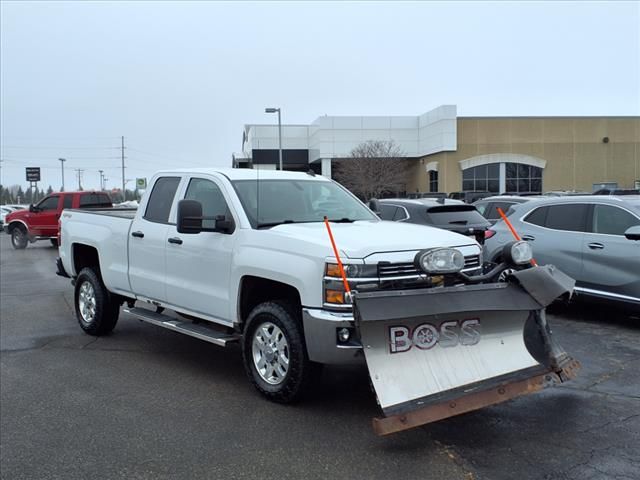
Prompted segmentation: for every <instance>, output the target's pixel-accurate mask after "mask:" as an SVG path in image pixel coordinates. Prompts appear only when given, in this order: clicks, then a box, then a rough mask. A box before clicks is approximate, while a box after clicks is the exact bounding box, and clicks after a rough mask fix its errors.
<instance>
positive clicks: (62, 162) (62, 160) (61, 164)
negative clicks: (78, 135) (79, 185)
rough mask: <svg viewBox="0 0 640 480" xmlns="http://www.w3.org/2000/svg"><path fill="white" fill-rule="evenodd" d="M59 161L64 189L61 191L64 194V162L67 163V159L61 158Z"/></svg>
mask: <svg viewBox="0 0 640 480" xmlns="http://www.w3.org/2000/svg"><path fill="white" fill-rule="evenodd" d="M58 161H60V167H62V189H61V190H60V191H61V192H64V162H66V161H67V159H66V158H59V159H58Z"/></svg>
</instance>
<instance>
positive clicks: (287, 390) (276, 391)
mask: <svg viewBox="0 0 640 480" xmlns="http://www.w3.org/2000/svg"><path fill="white" fill-rule="evenodd" d="M294 312H295V310H294V308H293V307H292V306H291V305H289V304H287V303H285V302H265V303H261V304H260V305H258V306H257V307H255V308H254V309H253V311H252V312H251V314H250V315H249V318H248V319H247V326H246V328H245V332H244V337H243V342H242V354H243V360H244V367H245V371H246V373H247V376H248V377H249V380H251V383H253V385H254V386H255V387H256V389H257V390H258V391H259V392H260V393H262V394H263V395H264V396H265V397H267V398H269V399H270V400H273V401H275V402H279V403H290V402H294V401H296V400H298V399H300V397H301V396H303V395H304V393H305V391H307V390H308V389H309V387H310V386H311V384H313V383H314V381H316V380H317V379H318V376H319V373H320V370H321V365H319V364H316V363H313V362H311V361H309V358H308V356H307V350H306V348H305V344H304V338H303V334H302V327H301V323H300V322H299V321H298V319H297V318H296V315H295V313H294Z"/></svg>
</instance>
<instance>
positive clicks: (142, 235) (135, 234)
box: [131, 232, 144, 238]
mask: <svg viewBox="0 0 640 480" xmlns="http://www.w3.org/2000/svg"><path fill="white" fill-rule="evenodd" d="M131 236H132V237H136V238H144V233H142V232H131Z"/></svg>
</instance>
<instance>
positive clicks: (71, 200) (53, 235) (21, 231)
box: [4, 191, 113, 249]
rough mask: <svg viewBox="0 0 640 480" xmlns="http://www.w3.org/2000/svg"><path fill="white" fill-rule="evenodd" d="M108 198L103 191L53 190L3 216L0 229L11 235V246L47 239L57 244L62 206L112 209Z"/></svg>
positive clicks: (21, 246) (19, 246)
mask: <svg viewBox="0 0 640 480" xmlns="http://www.w3.org/2000/svg"><path fill="white" fill-rule="evenodd" d="M112 207H113V204H112V203H111V198H110V197H109V195H108V194H106V193H104V192H91V191H88V192H60V193H53V194H51V195H48V196H47V197H45V198H43V199H42V200H40V201H39V202H38V203H37V204H36V205H30V206H29V210H18V211H16V212H13V213H10V214H8V215H7V216H6V218H5V225H4V231H5V232H6V233H8V234H9V235H11V244H12V245H13V248H16V249H23V248H25V247H26V246H27V244H28V243H29V242H35V241H36V240H49V241H51V244H52V245H53V246H56V247H57V246H58V228H59V227H58V220H59V219H60V215H61V214H62V210H64V209H65V208H112Z"/></svg>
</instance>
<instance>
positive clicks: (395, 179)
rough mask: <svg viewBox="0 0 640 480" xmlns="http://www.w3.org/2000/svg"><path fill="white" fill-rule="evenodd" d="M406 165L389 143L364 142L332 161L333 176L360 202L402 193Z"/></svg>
mask: <svg viewBox="0 0 640 480" xmlns="http://www.w3.org/2000/svg"><path fill="white" fill-rule="evenodd" d="M408 176H409V162H408V160H406V159H405V158H404V153H403V152H402V150H401V149H400V147H398V146H397V145H396V144H395V142H394V141H393V140H368V141H366V142H364V143H361V144H360V145H358V146H357V147H356V148H354V149H353V150H352V151H351V155H350V157H348V158H344V159H341V160H338V161H337V162H336V168H335V173H334V175H333V177H334V178H335V179H336V180H337V181H338V182H339V183H341V184H342V185H344V186H345V187H346V188H348V189H349V190H351V191H352V192H353V193H354V194H355V195H357V196H358V197H360V198H361V199H362V200H364V201H367V200H369V199H371V198H377V197H380V196H382V195H383V194H384V193H398V192H401V191H402V192H403V191H405V190H406V183H407V180H408Z"/></svg>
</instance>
